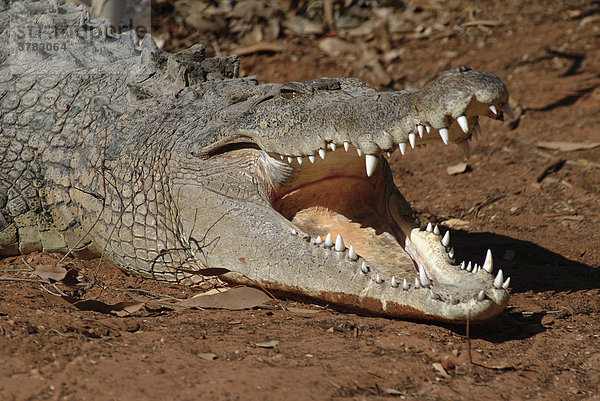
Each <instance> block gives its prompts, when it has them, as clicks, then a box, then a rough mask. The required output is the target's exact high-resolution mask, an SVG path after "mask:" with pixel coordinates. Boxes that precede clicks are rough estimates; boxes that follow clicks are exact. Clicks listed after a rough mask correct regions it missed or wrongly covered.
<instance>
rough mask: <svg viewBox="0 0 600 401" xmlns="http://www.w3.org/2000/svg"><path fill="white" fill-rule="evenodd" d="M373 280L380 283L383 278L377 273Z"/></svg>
mask: <svg viewBox="0 0 600 401" xmlns="http://www.w3.org/2000/svg"><path fill="white" fill-rule="evenodd" d="M375 282H376V283H377V284H381V283H383V279H382V278H381V277H379V274H378V275H377V276H375Z"/></svg>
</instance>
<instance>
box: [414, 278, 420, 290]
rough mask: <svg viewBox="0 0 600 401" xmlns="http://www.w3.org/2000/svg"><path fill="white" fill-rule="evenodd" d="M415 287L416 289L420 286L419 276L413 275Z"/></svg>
mask: <svg viewBox="0 0 600 401" xmlns="http://www.w3.org/2000/svg"><path fill="white" fill-rule="evenodd" d="M415 288H416V289H419V288H421V283H419V278H418V277H415Z"/></svg>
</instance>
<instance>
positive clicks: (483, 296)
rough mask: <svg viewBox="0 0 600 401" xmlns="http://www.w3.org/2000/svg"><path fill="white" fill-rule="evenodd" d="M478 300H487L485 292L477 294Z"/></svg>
mask: <svg viewBox="0 0 600 401" xmlns="http://www.w3.org/2000/svg"><path fill="white" fill-rule="evenodd" d="M477 299H478V300H480V301H483V300H484V299H485V292H484V291H483V290H481V291H479V294H477Z"/></svg>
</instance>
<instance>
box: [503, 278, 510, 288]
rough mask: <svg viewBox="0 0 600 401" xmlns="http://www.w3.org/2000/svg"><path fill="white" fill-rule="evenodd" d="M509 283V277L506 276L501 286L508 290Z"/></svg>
mask: <svg viewBox="0 0 600 401" xmlns="http://www.w3.org/2000/svg"><path fill="white" fill-rule="evenodd" d="M509 285H510V277H507V279H506V280H505V281H504V283H502V288H504V289H505V290H508V286H509Z"/></svg>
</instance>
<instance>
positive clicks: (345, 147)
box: [344, 142, 350, 152]
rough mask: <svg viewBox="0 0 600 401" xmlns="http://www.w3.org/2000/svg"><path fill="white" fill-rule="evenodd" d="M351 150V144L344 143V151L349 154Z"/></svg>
mask: <svg viewBox="0 0 600 401" xmlns="http://www.w3.org/2000/svg"><path fill="white" fill-rule="evenodd" d="M348 149H350V144H349V143H348V142H344V150H345V151H346V152H347V151H348Z"/></svg>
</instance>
